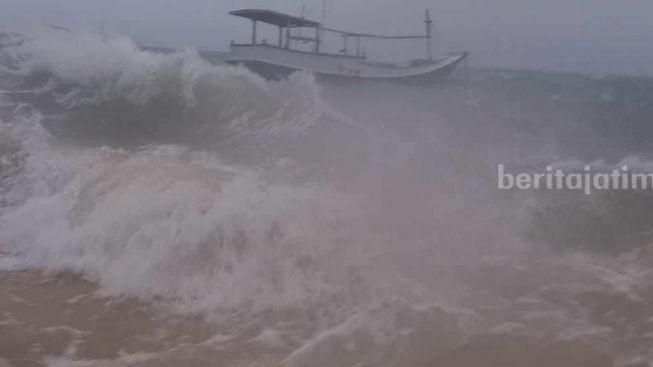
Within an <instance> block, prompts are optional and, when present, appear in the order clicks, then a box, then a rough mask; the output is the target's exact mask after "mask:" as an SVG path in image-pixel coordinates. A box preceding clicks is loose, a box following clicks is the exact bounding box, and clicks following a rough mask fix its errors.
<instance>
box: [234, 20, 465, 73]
mask: <svg viewBox="0 0 653 367" xmlns="http://www.w3.org/2000/svg"><path fill="white" fill-rule="evenodd" d="M230 14H231V15H233V16H237V17H241V18H245V19H248V20H250V21H251V23H252V34H251V41H250V42H249V43H236V42H234V41H232V42H231V57H230V59H229V60H228V62H229V63H231V64H237V65H244V66H245V67H247V68H249V69H250V70H252V71H254V72H255V73H257V74H260V75H261V76H263V77H265V78H266V79H273V80H278V79H282V78H285V77H287V76H288V75H290V74H293V73H295V72H308V73H313V74H315V75H317V76H318V77H324V78H335V79H348V80H363V79H367V80H397V81H420V82H422V81H432V80H435V79H439V78H442V77H444V76H447V75H449V74H450V73H451V72H452V71H453V70H454V69H455V68H456V67H457V66H458V65H459V64H460V63H461V62H462V61H463V60H465V58H466V57H467V56H468V55H469V53H468V52H453V53H450V54H449V55H447V56H445V57H442V58H438V59H436V58H434V57H433V52H432V44H431V39H432V23H433V20H432V19H431V16H430V13H429V11H428V10H427V11H426V20H425V24H426V33H425V34H423V35H406V36H389V35H378V34H368V33H355V32H349V31H341V30H337V29H333V28H328V27H325V26H324V25H323V24H322V23H320V22H316V21H312V20H308V19H305V18H304V17H303V16H302V17H296V16H292V15H288V14H283V13H279V12H275V11H271V10H263V9H244V10H236V11H232V12H231V13H230ZM259 23H263V24H268V25H271V26H274V27H277V29H278V39H277V42H276V43H270V42H268V41H267V40H266V39H259V36H258V25H259ZM304 29H309V30H308V32H310V35H306V31H304V33H298V32H301V30H304ZM327 33H330V34H335V35H339V36H340V37H342V42H343V48H342V50H340V52H337V53H330V52H327V51H325V50H324V46H323V39H324V37H325V34H327ZM365 39H381V40H388V41H390V40H411V39H412V40H415V39H418V40H424V41H425V43H426V58H422V59H418V60H409V61H408V62H407V63H405V64H399V63H382V62H374V61H370V60H368V58H367V55H366V52H365V51H364V50H363V44H362V42H363V40H365ZM307 45H308V46H307ZM350 45H352V47H350ZM307 47H308V49H307ZM350 48H351V49H350Z"/></svg>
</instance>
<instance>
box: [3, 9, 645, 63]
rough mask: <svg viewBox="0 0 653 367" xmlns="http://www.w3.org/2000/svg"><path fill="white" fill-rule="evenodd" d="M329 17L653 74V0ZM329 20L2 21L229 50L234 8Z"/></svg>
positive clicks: (239, 34) (344, 12)
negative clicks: (427, 20) (244, 16)
mask: <svg viewBox="0 0 653 367" xmlns="http://www.w3.org/2000/svg"><path fill="white" fill-rule="evenodd" d="M326 1H327V9H328V12H327V14H328V16H327V23H328V24H329V25H333V26H337V27H341V28H343V27H344V28H347V29H351V30H359V31H366V32H376V33H416V32H418V33H421V32H422V31H423V27H424V26H423V24H422V23H421V21H422V17H423V11H424V9H426V8H430V9H431V10H432V12H433V15H434V18H435V23H436V25H435V27H436V28H435V29H436V32H437V35H436V41H437V49H438V51H440V52H446V51H450V50H470V51H472V53H473V58H472V63H473V64H474V65H479V66H480V65H483V66H499V67H518V68H528V69H546V70H581V71H586V72H616V73H646V74H651V75H653V0H326ZM302 4H306V8H307V14H306V15H307V17H312V18H316V19H318V20H319V18H320V13H321V10H320V9H321V0H275V1H271V0H268V1H264V0H101V1H100V0H56V1H55V0H0V5H1V6H0V30H3V31H24V30H25V29H29V27H32V26H34V25H37V24H41V23H52V24H57V25H62V26H67V27H71V28H75V29H92V30H99V29H105V30H106V31H111V32H116V33H120V34H124V35H127V36H129V37H131V38H133V39H134V40H136V41H137V42H139V43H141V44H146V45H153V46H168V47H182V46H195V47H197V48H202V49H213V50H226V49H227V48H228V43H229V41H230V40H231V39H242V40H246V39H247V35H248V31H249V25H248V24H247V23H246V22H244V21H242V20H238V19H237V18H234V17H230V16H227V15H226V13H227V12H228V11H230V10H235V9H240V8H251V7H257V8H267V9H273V10H278V11H284V12H291V13H293V14H297V15H299V14H300V12H301V9H302Z"/></svg>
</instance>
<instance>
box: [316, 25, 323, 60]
mask: <svg viewBox="0 0 653 367" xmlns="http://www.w3.org/2000/svg"><path fill="white" fill-rule="evenodd" d="M321 32H322V30H321V29H320V27H315V53H316V54H319V53H320V33H321Z"/></svg>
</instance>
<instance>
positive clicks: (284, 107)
mask: <svg viewBox="0 0 653 367" xmlns="http://www.w3.org/2000/svg"><path fill="white" fill-rule="evenodd" d="M0 42H1V44H2V48H1V49H0V89H1V92H0V366H228V367H231V366H290V367H300V366H311V367H322V366H324V367H328V366H338V367H346V366H351V367H354V366H370V367H371V366H402V367H403V366H409V367H410V366H442V367H448V366H451V367H454V366H456V367H463V366H506V365H521V366H538V367H539V366H574V367H577V366H592V367H600V366H613V365H614V366H648V365H649V364H650V362H651V361H653V293H652V291H653V289H652V288H651V287H652V285H653V272H652V270H653V247H651V240H652V239H653V237H652V235H651V227H653V224H652V223H653V222H651V220H652V219H653V197H652V196H651V194H650V193H648V192H644V191H631V192H623V191H608V192H600V193H595V194H594V195H591V196H585V195H583V194H582V193H574V192H536V191H499V190H498V189H497V182H496V181H497V177H496V175H497V165H498V164H505V165H506V166H508V167H511V169H513V170H522V171H525V172H531V171H539V172H541V171H543V169H544V167H546V165H548V164H559V165H565V166H567V167H568V166H576V167H582V166H583V165H585V164H592V165H594V166H602V167H612V166H614V167H618V166H619V165H621V164H626V163H627V164H628V165H629V166H630V167H632V168H635V169H641V170H647V169H650V167H652V166H653V161H651V160H650V157H651V153H653V148H652V147H653V146H652V145H651V144H650V140H651V138H653V125H651V124H650V121H651V118H652V117H653V104H652V103H651V101H652V100H653V80H647V79H640V78H634V77H616V76H605V75H591V76H590V75H575V74H553V73H544V72H525V71H511V70H469V71H468V72H467V73H466V72H460V73H458V74H456V75H453V76H452V77H451V78H450V79H448V80H446V81H443V82H442V83H440V84H437V85H431V86H424V85H418V86H415V85H399V84H384V83H362V84H340V83H338V84H328V83H326V82H322V81H320V80H315V79H314V78H313V77H312V76H310V75H301V74H297V75H293V76H292V77H290V78H289V79H288V80H284V81H279V82H268V81H265V80H263V79H261V78H259V77H258V76H256V75H254V74H252V73H250V72H249V71H247V70H245V69H242V68H236V67H231V66H227V65H223V64H216V65H214V64H210V63H209V62H207V61H206V60H204V59H203V58H202V57H201V56H200V55H199V54H198V53H197V52H196V51H194V50H180V51H176V52H172V53H157V52H155V51H145V50H141V49H139V48H138V47H137V46H136V45H135V44H134V43H133V42H132V41H130V40H129V39H127V38H124V37H122V36H115V35H96V34H86V33H72V32H58V31H50V32H44V33H41V34H38V35H34V36H30V37H22V36H15V35H3V36H2V38H1V39H0ZM463 71H464V70H463Z"/></svg>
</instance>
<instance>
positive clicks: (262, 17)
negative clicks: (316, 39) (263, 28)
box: [229, 9, 320, 27]
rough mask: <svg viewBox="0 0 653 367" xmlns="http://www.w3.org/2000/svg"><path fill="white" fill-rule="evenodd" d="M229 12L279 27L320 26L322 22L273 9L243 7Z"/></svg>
mask: <svg viewBox="0 0 653 367" xmlns="http://www.w3.org/2000/svg"><path fill="white" fill-rule="evenodd" d="M229 14H231V15H235V16H237V17H242V18H247V19H251V20H255V21H258V22H263V23H268V24H272V25H276V26H278V27H319V26H320V23H318V22H314V21H312V20H307V19H304V18H298V17H295V16H292V15H288V14H283V13H278V12H276V11H272V10H263V9H243V10H236V11H232V12H230V13H229Z"/></svg>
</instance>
